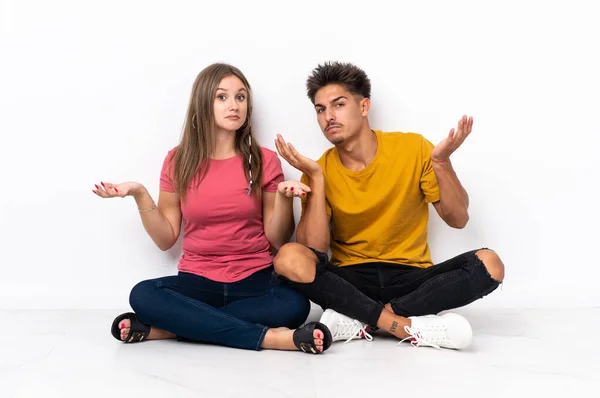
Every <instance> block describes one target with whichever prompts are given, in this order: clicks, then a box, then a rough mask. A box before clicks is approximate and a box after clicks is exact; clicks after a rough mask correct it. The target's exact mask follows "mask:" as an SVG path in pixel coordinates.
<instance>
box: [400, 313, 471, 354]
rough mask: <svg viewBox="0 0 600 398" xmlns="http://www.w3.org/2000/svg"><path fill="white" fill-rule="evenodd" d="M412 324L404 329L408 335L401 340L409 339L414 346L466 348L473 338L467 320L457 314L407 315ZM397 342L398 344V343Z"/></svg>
mask: <svg viewBox="0 0 600 398" xmlns="http://www.w3.org/2000/svg"><path fill="white" fill-rule="evenodd" d="M408 319H410V320H411V322H412V326H405V327H404V330H405V331H406V333H408V334H409V335H410V336H409V337H407V338H405V339H404V340H402V341H401V342H400V343H402V342H403V341H405V340H411V344H412V345H413V346H415V347H422V346H429V347H435V348H451V349H454V350H459V349H461V348H466V347H468V346H469V345H470V344H471V341H472V340H473V330H472V329H471V325H470V324H469V321H467V320H466V319H465V318H464V317H462V316H460V315H458V314H452V313H448V314H444V315H442V316H439V315H425V316H413V317H409V318H408ZM400 343H398V344H400Z"/></svg>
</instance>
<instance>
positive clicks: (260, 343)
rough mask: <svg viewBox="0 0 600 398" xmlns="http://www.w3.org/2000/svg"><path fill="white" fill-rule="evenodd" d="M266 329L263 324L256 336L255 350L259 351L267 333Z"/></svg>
mask: <svg viewBox="0 0 600 398" xmlns="http://www.w3.org/2000/svg"><path fill="white" fill-rule="evenodd" d="M267 330H269V328H268V327H267V326H264V327H263V328H262V332H261V333H260V336H258V341H257V342H256V348H255V350H256V351H259V350H260V349H261V348H262V343H263V341H264V340H265V336H266V335H267Z"/></svg>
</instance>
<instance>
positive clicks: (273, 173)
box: [263, 153, 284, 192]
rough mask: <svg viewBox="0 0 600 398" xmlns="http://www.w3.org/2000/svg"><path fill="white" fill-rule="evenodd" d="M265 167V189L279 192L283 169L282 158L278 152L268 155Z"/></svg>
mask: <svg viewBox="0 0 600 398" xmlns="http://www.w3.org/2000/svg"><path fill="white" fill-rule="evenodd" d="M265 157H266V159H265V160H266V162H265V169H264V170H263V191H265V192H277V185H279V183H280V182H283V180H284V177H283V169H282V168H281V160H279V157H278V156H277V154H275V153H272V154H270V155H266V154H265Z"/></svg>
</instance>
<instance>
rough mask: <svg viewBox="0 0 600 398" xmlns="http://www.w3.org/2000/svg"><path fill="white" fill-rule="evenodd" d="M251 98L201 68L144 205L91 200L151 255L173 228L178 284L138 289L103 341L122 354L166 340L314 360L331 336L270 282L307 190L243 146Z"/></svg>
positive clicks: (105, 192) (260, 152)
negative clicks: (138, 230)
mask: <svg viewBox="0 0 600 398" xmlns="http://www.w3.org/2000/svg"><path fill="white" fill-rule="evenodd" d="M251 116H252V93H251V89H250V85H249V84H248V81H247V80H246V78H245V77H244V75H243V74H242V72H241V71H239V70H238V69H237V68H235V67H233V66H231V65H227V64H213V65H210V66H208V67H207V68H206V69H204V70H203V71H202V72H200V74H199V75H198V77H197V78H196V81H195V82H194V86H193V89H192V95H191V99H190V103H189V107H188V112H187V116H186V121H185V126H184V132H183V136H182V139H181V142H180V143H179V145H178V146H177V147H175V148H173V149H172V150H171V151H169V153H168V154H167V156H166V158H165V161H164V163H163V168H162V172H161V178H160V194H159V198H158V205H156V204H155V203H154V201H153V199H152V197H151V196H150V195H149V193H148V191H147V190H146V188H145V187H144V186H143V185H141V184H139V183H137V182H124V183H121V184H111V183H108V182H101V184H100V186H98V185H96V189H95V190H94V191H93V192H94V193H95V194H96V195H98V196H99V197H102V198H113V197H125V196H132V197H133V198H134V199H135V201H136V203H137V206H138V209H139V212H140V216H141V219H142V223H143V224H144V228H145V229H146V231H147V232H148V234H149V235H150V237H151V238H152V240H153V241H154V243H156V245H157V246H158V247H159V248H161V249H162V250H167V249H169V248H171V247H172V246H173V245H174V244H175V242H176V241H177V239H178V237H179V231H180V229H181V222H182V221H183V225H184V228H183V229H184V236H183V255H182V257H181V259H180V260H179V265H178V270H179V272H178V274H177V275H175V276H168V277H164V278H158V279H153V280H146V281H143V282H140V283H138V284H137V285H136V286H135V287H134V288H133V290H132V291H131V294H130V297H129V301H130V305H131V307H132V308H133V310H134V311H135V313H131V312H129V313H125V314H121V315H119V316H118V317H117V318H116V319H115V320H114V322H113V325H112V328H111V332H112V334H113V336H114V337H115V338H116V339H118V340H122V341H124V342H126V343H132V342H138V341H143V340H152V339H168V338H177V339H180V340H188V341H200V342H206V343H214V344H221V345H226V346H231V347H237V348H243V349H253V350H260V349H262V348H270V349H280V350H295V349H298V350H302V351H304V352H309V353H314V354H319V353H321V352H323V351H325V350H326V349H327V348H329V346H330V344H331V333H330V331H329V330H328V329H327V327H326V326H325V325H323V324H321V323H318V322H312V323H309V324H307V325H306V326H304V327H302V328H300V329H297V330H293V329H294V328H298V327H299V326H300V325H301V324H302V323H303V322H304V320H305V319H306V317H307V315H308V312H309V309H310V305H309V301H308V299H307V298H306V297H305V296H304V295H303V294H301V293H298V292H296V291H294V290H293V289H291V288H289V287H286V286H284V285H280V284H279V282H278V281H277V279H276V278H273V277H272V272H273V256H272V253H271V247H273V248H275V249H278V248H279V247H281V246H282V245H283V244H284V243H286V242H287V241H288V240H289V238H290V237H291V235H292V233H293V230H294V216H293V206H292V205H293V203H292V202H293V198H294V197H298V196H304V195H306V193H307V192H309V191H310V189H309V188H308V187H307V186H306V185H304V184H302V183H300V182H297V181H283V171H282V168H281V162H280V161H279V158H278V157H277V154H276V153H275V152H273V151H270V150H268V149H266V148H262V147H260V146H259V145H258V143H257V142H256V140H255V138H254V137H253V136H252V127H251Z"/></svg>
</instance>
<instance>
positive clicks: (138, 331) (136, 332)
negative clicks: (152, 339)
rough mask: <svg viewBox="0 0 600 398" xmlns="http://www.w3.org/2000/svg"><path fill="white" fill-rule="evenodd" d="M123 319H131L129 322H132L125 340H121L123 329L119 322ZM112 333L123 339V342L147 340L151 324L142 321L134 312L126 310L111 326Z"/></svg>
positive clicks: (115, 336)
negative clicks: (120, 327)
mask: <svg viewBox="0 0 600 398" xmlns="http://www.w3.org/2000/svg"><path fill="white" fill-rule="evenodd" d="M123 319H129V322H131V326H130V328H129V334H128V335H127V337H125V340H121V329H119V323H121V321H122V320H123ZM110 333H111V334H112V335H113V337H114V338H115V339H117V340H119V341H122V342H123V343H137V342H139V341H144V340H146V338H147V337H148V335H149V334H150V325H146V324H145V323H142V322H141V321H140V320H139V319H138V317H137V316H136V315H135V314H134V313H133V312H126V313H124V314H121V315H119V316H118V317H116V318H115V320H114V321H113V324H112V326H111V327H110Z"/></svg>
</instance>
